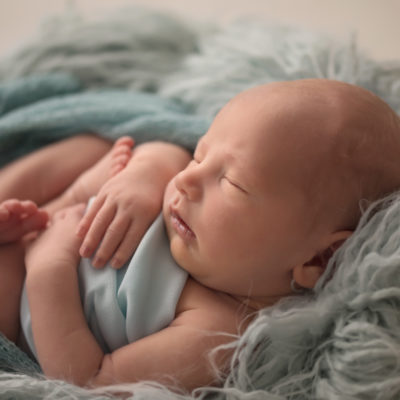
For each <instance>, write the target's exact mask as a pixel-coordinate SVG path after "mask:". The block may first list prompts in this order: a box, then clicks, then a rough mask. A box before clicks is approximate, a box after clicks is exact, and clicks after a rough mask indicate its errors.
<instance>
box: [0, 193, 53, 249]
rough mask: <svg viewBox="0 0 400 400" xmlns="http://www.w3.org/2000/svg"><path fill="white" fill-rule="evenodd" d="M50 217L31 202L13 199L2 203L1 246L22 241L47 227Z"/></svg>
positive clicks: (0, 221) (0, 222) (0, 209)
mask: <svg viewBox="0 0 400 400" xmlns="http://www.w3.org/2000/svg"><path fill="white" fill-rule="evenodd" d="M47 221H48V215H47V213H46V211H44V210H40V209H39V208H38V207H37V205H36V204H35V203H34V202H32V201H30V200H25V201H21V200H17V199H11V200H6V201H3V202H2V203H0V244H5V243H11V242H14V241H16V240H19V239H21V238H22V237H23V236H24V235H25V234H27V233H29V232H33V231H38V230H41V229H44V228H45V227H46V224H47Z"/></svg>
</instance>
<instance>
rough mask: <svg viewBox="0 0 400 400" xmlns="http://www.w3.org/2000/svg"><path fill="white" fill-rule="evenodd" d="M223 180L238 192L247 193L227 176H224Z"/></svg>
mask: <svg viewBox="0 0 400 400" xmlns="http://www.w3.org/2000/svg"><path fill="white" fill-rule="evenodd" d="M224 178H225V179H226V180H227V181H228V182H229V183H230V184H231V185H232V186H234V187H236V188H237V189H239V190H240V191H242V192H243V193H247V191H246V190H245V189H243V188H242V186H240V185H239V184H238V183H236V182H235V181H233V180H232V179H230V178H229V177H228V176H224Z"/></svg>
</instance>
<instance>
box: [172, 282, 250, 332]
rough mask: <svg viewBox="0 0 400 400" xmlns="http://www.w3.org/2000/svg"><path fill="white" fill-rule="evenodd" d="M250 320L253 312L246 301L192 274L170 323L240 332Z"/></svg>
mask: <svg viewBox="0 0 400 400" xmlns="http://www.w3.org/2000/svg"><path fill="white" fill-rule="evenodd" d="M249 322H250V312H249V311H248V310H246V308H245V307H244V306H243V304H241V303H240V302H238V301H237V300H236V299H234V298H233V297H231V296H230V295H228V294H226V293H222V292H218V291H216V290H212V289H210V288H208V287H206V286H204V285H202V284H200V283H198V282H197V281H195V280H194V279H193V278H191V277H189V278H188V280H187V282H186V284H185V286H184V288H183V290H182V294H181V296H180V298H179V301H178V304H177V308H176V314H175V319H174V321H173V322H172V324H171V325H172V326H174V325H175V326H176V325H182V324H190V325H194V326H198V327H201V328H202V329H207V330H211V331H221V332H227V333H232V334H239V333H242V332H243V330H244V329H245V328H246V327H247V325H248V323H249Z"/></svg>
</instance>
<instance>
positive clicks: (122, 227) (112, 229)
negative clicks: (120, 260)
mask: <svg viewBox="0 0 400 400" xmlns="http://www.w3.org/2000/svg"><path fill="white" fill-rule="evenodd" d="M128 227H129V220H128V219H127V218H124V217H122V216H121V215H118V214H117V215H116V216H115V218H114V219H113V221H112V222H111V224H110V226H109V227H108V229H107V231H106V233H105V234H104V237H103V240H102V241H101V244H100V247H99V248H98V250H97V251H96V255H95V257H94V260H93V261H92V264H93V266H94V267H96V268H101V267H103V266H104V265H105V264H106V262H107V261H108V260H110V258H111V256H112V255H113V254H114V252H115V250H116V249H117V248H118V246H119V244H120V243H121V239H122V238H123V237H124V236H125V234H126V231H127V229H128Z"/></svg>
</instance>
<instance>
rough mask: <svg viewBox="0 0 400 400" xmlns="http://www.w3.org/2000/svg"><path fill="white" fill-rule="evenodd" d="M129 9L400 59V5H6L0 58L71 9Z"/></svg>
mask: <svg viewBox="0 0 400 400" xmlns="http://www.w3.org/2000/svg"><path fill="white" fill-rule="evenodd" d="M126 5H143V6H145V7H149V8H153V9H156V10H158V11H170V12H172V13H174V14H177V15H179V16H183V17H184V18H187V19H188V20H193V21H198V22H202V23H205V24H206V23H207V21H217V22H218V23H226V22H229V21H231V20H233V19H236V18H238V17H242V18H243V17H257V18H261V19H264V20H268V21H272V22H278V23H285V24H289V25H291V26H294V25H295V26H298V27H299V28H306V29H312V30H316V31H320V32H325V33H328V34H331V35H333V36H335V37H337V38H338V39H345V38H347V37H348V36H349V35H351V34H354V35H355V36H356V40H357V43H358V45H359V46H360V48H361V49H363V50H364V51H365V52H366V53H367V54H368V55H369V56H371V57H372V58H374V59H375V60H379V61H383V60H385V61H386V60H399V59H400V46H399V43H398V38H399V37H400V24H399V22H398V19H399V15H400V1H399V0H381V1H377V0H335V1H328V0H246V1H243V0H168V1H165V0H35V1H31V0H13V1H7V0H0V58H1V57H2V56H4V55H6V54H8V53H9V52H11V51H13V49H14V48H15V47H18V46H19V45H20V44H22V43H25V42H26V41H27V40H29V39H30V38H31V37H32V36H34V35H35V34H36V32H37V28H38V25H39V24H40V23H41V21H43V20H44V19H46V17H49V16H51V15H54V14H57V13H60V12H63V11H64V10H65V9H66V8H68V7H70V8H71V7H72V8H76V9H78V10H79V11H80V12H81V13H83V14H84V15H85V16H93V17H96V16H98V15H101V14H103V15H104V14H106V13H107V12H108V11H109V10H110V9H115V8H118V7H123V6H126Z"/></svg>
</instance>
